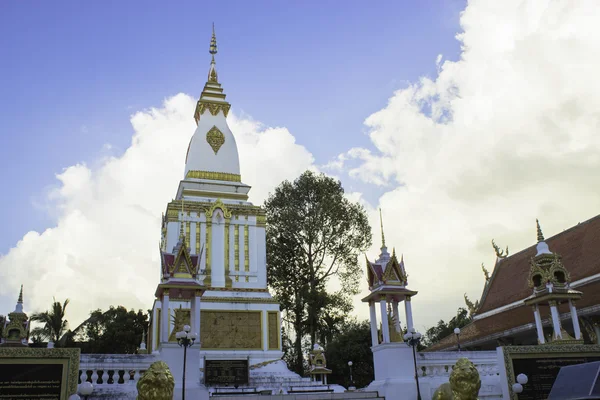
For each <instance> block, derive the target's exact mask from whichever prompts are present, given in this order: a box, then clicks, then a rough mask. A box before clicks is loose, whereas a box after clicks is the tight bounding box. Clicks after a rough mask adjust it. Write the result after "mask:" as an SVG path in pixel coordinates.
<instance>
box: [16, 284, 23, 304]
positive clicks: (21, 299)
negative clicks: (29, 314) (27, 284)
mask: <svg viewBox="0 0 600 400" xmlns="http://www.w3.org/2000/svg"><path fill="white" fill-rule="evenodd" d="M17 303H23V285H21V291H20V292H19V299H18V300H17Z"/></svg>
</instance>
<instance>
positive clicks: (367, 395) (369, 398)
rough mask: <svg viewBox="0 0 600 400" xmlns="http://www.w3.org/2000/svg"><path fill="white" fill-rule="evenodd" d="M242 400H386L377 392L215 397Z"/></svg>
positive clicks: (220, 399)
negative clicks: (242, 399)
mask: <svg viewBox="0 0 600 400" xmlns="http://www.w3.org/2000/svg"><path fill="white" fill-rule="evenodd" d="M240 398H252V400H334V399H335V400H346V399H347V400H351V399H360V400H385V399H384V398H383V397H380V396H379V394H378V393H377V392H345V393H294V394H276V395H271V396H268V395H258V394H257V395H252V394H248V395H244V396H240V395H237V396H215V400H217V399H218V400H240Z"/></svg>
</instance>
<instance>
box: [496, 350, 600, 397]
mask: <svg viewBox="0 0 600 400" xmlns="http://www.w3.org/2000/svg"><path fill="white" fill-rule="evenodd" d="M501 349H502V354H503V356H504V367H505V369H506V378H507V379H506V380H507V381H508V382H507V383H508V388H509V389H510V388H512V385H514V384H515V383H517V382H516V375H515V371H514V369H513V359H524V358H536V359H544V358H555V357H599V356H600V345H596V344H556V342H554V343H551V344H542V345H538V346H504V347H501ZM509 393H510V395H509V396H510V400H518V399H519V397H518V395H517V394H516V393H513V392H512V390H509Z"/></svg>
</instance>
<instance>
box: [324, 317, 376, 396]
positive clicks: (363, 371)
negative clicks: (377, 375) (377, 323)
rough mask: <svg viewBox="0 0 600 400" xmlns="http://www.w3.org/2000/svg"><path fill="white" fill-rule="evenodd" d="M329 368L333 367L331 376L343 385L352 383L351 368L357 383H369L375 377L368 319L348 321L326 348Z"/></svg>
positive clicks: (332, 380)
mask: <svg viewBox="0 0 600 400" xmlns="http://www.w3.org/2000/svg"><path fill="white" fill-rule="evenodd" d="M325 357H326V358H327V368H329V369H331V370H332V372H331V375H330V377H329V379H328V381H329V382H330V383H337V384H338V385H342V386H344V387H348V386H350V368H349V366H348V361H352V378H353V381H354V386H356V387H358V388H361V387H365V386H367V385H368V384H369V383H371V382H372V381H373V379H374V371H373V353H372V352H371V327H370V325H369V321H361V322H358V321H356V320H350V321H347V322H345V323H344V324H343V325H342V327H341V330H340V332H338V333H337V334H336V335H335V336H334V337H333V340H332V341H331V342H329V345H328V346H327V347H326V349H325Z"/></svg>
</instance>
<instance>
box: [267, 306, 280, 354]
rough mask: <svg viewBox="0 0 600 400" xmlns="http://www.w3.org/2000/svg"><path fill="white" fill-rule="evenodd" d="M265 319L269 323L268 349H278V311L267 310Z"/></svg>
mask: <svg viewBox="0 0 600 400" xmlns="http://www.w3.org/2000/svg"><path fill="white" fill-rule="evenodd" d="M267 321H268V325H269V344H268V349H269V350H279V333H280V328H279V326H280V324H279V312H278V311H268V312H267Z"/></svg>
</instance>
